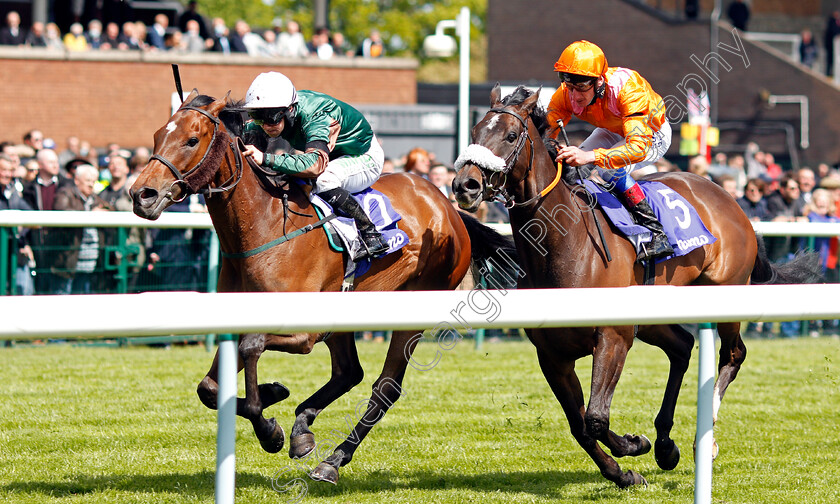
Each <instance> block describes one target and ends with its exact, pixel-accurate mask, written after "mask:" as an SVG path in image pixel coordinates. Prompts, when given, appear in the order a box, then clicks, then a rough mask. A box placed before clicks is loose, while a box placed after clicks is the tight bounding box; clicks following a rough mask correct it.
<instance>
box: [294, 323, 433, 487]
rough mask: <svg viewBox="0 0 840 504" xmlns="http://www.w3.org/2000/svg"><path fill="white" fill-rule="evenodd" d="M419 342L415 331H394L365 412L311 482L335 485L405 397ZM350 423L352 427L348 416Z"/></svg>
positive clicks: (319, 467) (316, 469) (315, 471)
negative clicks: (375, 429)
mask: <svg viewBox="0 0 840 504" xmlns="http://www.w3.org/2000/svg"><path fill="white" fill-rule="evenodd" d="M418 339H419V338H415V333H413V332H412V331H394V334H393V335H392V336H391V344H390V346H389V347H388V355H387V356H386V357H385V364H384V366H383V367H382V373H381V374H380V375H379V378H377V379H376V382H374V384H373V390H372V393H371V396H370V399H369V400H368V402H367V408H366V410H365V413H364V414H363V415H362V416H361V418H359V420H358V422H357V423H356V425H355V427H353V430H352V431H351V432H350V433H349V435H347V437H346V439H345V440H344V441H343V442H342V443H341V444H339V445H338V446H337V447H336V448H335V450H334V451H333V453H332V454H331V455H329V456H328V457H327V458H326V459H324V460H323V461H322V462H321V463H319V464H318V466H317V467H316V468H315V469H314V470H313V471H312V472H311V473H309V476H310V477H311V478H312V479H314V480H316V481H326V482H328V483H333V484H335V483H336V482H338V469H339V467H341V466H344V465H347V464H348V463H349V462H350V461H351V460H352V459H353V454H354V453H355V451H356V449H357V448H358V447H359V445H360V444H361V443H362V441H363V440H364V439H365V436H367V434H368V432H370V430H371V429H372V428H373V426H374V425H376V423H377V422H379V420H381V419H382V417H383V416H384V415H385V413H386V412H387V411H388V410H389V409H390V408H391V406H393V405H394V403H395V402H396V401H397V399H399V398H400V397H401V396H402V394H403V389H402V380H403V377H404V376H405V370H406V367H407V366H408V362H409V359H410V358H411V355H412V353H413V352H414V348H415V347H416V346H417V341H418ZM347 420H348V427H349V426H350V423H349V420H350V418H349V416H348V417H347Z"/></svg>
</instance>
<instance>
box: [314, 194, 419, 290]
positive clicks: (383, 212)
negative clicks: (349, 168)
mask: <svg viewBox="0 0 840 504" xmlns="http://www.w3.org/2000/svg"><path fill="white" fill-rule="evenodd" d="M353 197H354V198H356V201H358V202H359V205H361V207H362V209H363V210H364V211H365V213H366V214H367V215H368V217H370V220H371V222H373V224H374V225H375V226H376V229H377V230H378V231H379V232H380V233H382V237H383V238H384V239H385V241H387V242H388V245H389V247H388V251H387V252H385V254H383V255H382V256H380V257H384V256H386V255H388V254H390V253H392V252H396V251H397V250H399V249H401V248H403V247H404V246H405V244H406V243H408V235H407V234H406V233H405V231H403V230H402V229H400V228H399V227H397V222H399V221H400V219H402V217H401V216H400V214H399V213H397V211H396V210H394V207H393V206H392V205H391V200H390V199H389V198H388V196H385V195H384V194H382V193H381V192H379V191H377V190H376V189H371V188H367V189H365V190H364V191H361V192H358V193H354V194H353ZM310 200H311V202H312V206H314V207H315V209H316V211H317V212H318V216H319V217H321V218H323V217H326V216H328V215H331V214H332V213H333V209H332V207H331V206H330V204H329V203H327V202H326V201H324V200H323V199H322V198H321V197H320V196H318V195H317V194H314V193H313V194H311V196H310ZM324 229H325V230H326V231H327V238H329V241H330V247H331V248H332V249H333V250H335V251H337V252H344V251H347V252H348V254H350V256H351V257H355V256H356V254H357V253H358V252H359V250H360V248H361V247H362V245H361V244H360V240H359V231H358V230H357V229H356V221H355V220H353V219H351V218H349V217H341V216H338V217H337V218H335V219H333V220H331V221H330V222H328V223H327V224H325V225H324ZM368 269H370V259H364V260H362V261H359V262H357V263H356V271H355V275H356V276H357V277H358V276H361V275H363V274H364V273H366V272H367V270H368Z"/></svg>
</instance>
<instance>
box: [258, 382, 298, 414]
mask: <svg viewBox="0 0 840 504" xmlns="http://www.w3.org/2000/svg"><path fill="white" fill-rule="evenodd" d="M259 390H260V402H261V403H262V407H263V409H265V408H268V407H269V406H271V405H272V404H277V403H279V402H280V401H284V400H286V399H287V398H288V397H289V395H291V392H289V389H288V387H286V386H285V385H283V384H282V383H279V382H274V383H263V384H262V385H260V389H259Z"/></svg>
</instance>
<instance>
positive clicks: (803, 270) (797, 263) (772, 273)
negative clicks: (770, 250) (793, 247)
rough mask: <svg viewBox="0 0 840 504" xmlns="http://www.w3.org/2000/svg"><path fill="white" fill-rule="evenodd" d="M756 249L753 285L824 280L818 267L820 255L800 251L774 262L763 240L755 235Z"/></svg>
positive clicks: (751, 280) (752, 276) (751, 278)
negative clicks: (783, 261) (791, 256)
mask: <svg viewBox="0 0 840 504" xmlns="http://www.w3.org/2000/svg"><path fill="white" fill-rule="evenodd" d="M756 242H757V244H758V250H757V252H756V257H755V266H753V271H752V274H751V275H750V282H751V283H752V284H753V285H770V284H809V283H822V282H825V278H823V275H822V272H821V269H820V255H819V254H818V253H816V252H806V251H800V252H797V254H796V255H795V256H794V257H793V259H791V260H790V261H788V262H786V263H784V264H774V263H772V262H770V259H769V258H768V257H767V249H766V248H765V246H764V240H763V239H762V238H761V237H760V236H758V235H756Z"/></svg>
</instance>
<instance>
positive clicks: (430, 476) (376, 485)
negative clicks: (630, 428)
mask: <svg viewBox="0 0 840 504" xmlns="http://www.w3.org/2000/svg"><path fill="white" fill-rule="evenodd" d="M304 478H305V476H304ZM306 480H307V485H308V491H309V492H308V493H309V495H311V496H313V497H331V496H336V497H349V496H351V495H353V494H355V493H377V492H381V491H383V490H384V491H398V490H444V491H445V490H449V489H452V490H472V491H475V492H488V493H499V492H502V493H507V492H509V493H511V494H522V493H526V494H533V495H538V496H544V497H554V498H556V497H558V496H559V494H560V491H561V490H562V489H563V487H564V486H565V485H570V484H572V485H573V484H584V483H597V482H599V481H603V482H606V480H604V479H603V478H602V477H601V475H600V474H599V473H598V471H524V472H508V471H494V472H489V473H483V474H460V473H454V472H452V473H442V472H437V471H434V472H432V471H417V472H409V473H394V472H392V471H387V470H385V471H374V472H370V473H368V474H355V475H348V476H344V477H342V479H340V480H339V482H338V485H337V486H333V485H329V484H324V483H318V482H315V481H311V480H309V479H308V478H306Z"/></svg>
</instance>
